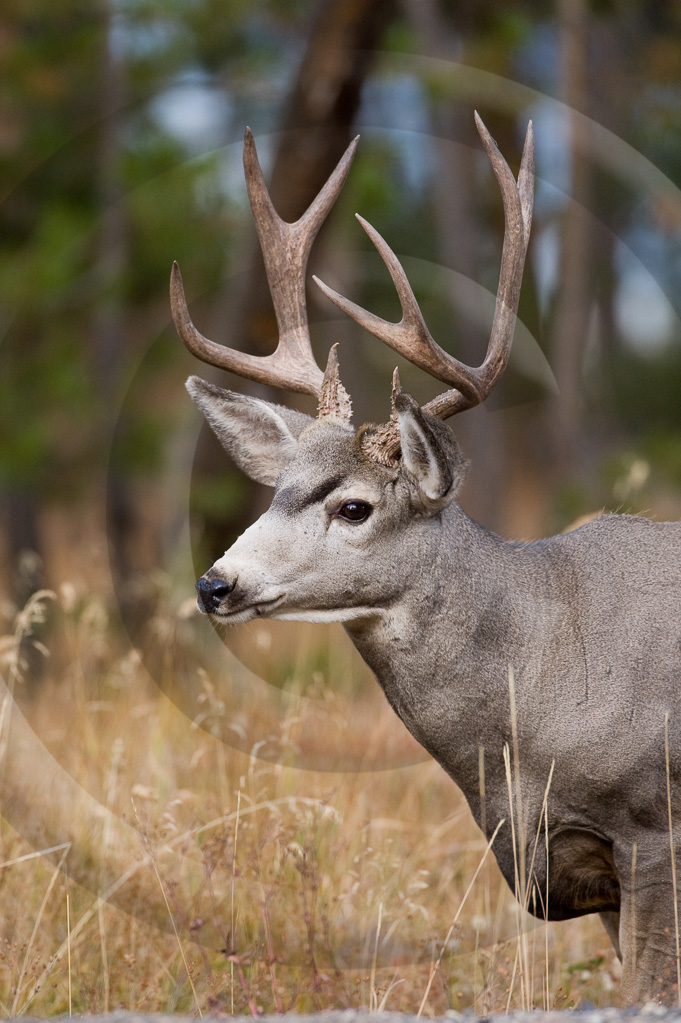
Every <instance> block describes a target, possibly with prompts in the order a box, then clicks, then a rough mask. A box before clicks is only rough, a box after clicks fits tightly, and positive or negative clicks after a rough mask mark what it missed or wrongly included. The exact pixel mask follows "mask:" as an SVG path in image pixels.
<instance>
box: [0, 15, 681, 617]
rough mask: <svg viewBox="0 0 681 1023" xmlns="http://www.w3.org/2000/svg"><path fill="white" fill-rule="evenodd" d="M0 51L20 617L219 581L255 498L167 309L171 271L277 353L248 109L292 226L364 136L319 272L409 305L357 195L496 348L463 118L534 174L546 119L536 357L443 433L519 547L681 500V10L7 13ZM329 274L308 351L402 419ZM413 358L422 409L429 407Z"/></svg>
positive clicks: (9, 448) (3, 426)
mask: <svg viewBox="0 0 681 1023" xmlns="http://www.w3.org/2000/svg"><path fill="white" fill-rule="evenodd" d="M0 68H1V69H2V74H1V75H0V196H1V197H2V199H1V202H0V343H1V346H0V366H1V373H0V508H1V509H2V511H1V515H0V566H1V567H0V585H1V587H2V591H3V592H4V593H5V595H6V598H7V600H6V606H5V610H6V612H7V614H8V615H10V616H11V613H12V608H13V607H16V606H17V605H20V604H21V603H22V602H23V601H24V600H25V599H26V598H27V596H28V595H29V594H30V593H31V592H32V591H33V590H35V589H36V587H39V586H41V585H44V584H48V585H50V586H56V585H57V584H58V583H59V582H61V581H62V580H63V579H66V578H68V579H70V580H74V579H78V580H82V581H84V583H85V584H86V585H88V586H96V587H99V588H102V587H104V588H107V587H109V588H110V587H111V580H113V583H114V587H115V588H116V590H117V592H118V595H119V597H120V598H121V600H122V602H123V604H126V602H130V603H131V605H132V607H133V609H134V611H133V614H132V618H133V620H138V618H139V608H140V601H142V604H144V602H145V601H146V600H147V599H148V593H146V591H145V585H144V583H143V580H144V579H146V578H149V577H150V574H151V575H153V573H154V572H155V571H156V570H157V569H158V568H159V567H161V568H163V569H164V570H166V571H170V572H171V574H172V572H173V571H174V567H175V568H177V572H178V573H179V574H178V576H177V578H178V579H179V580H180V583H179V585H180V586H181V587H186V592H187V594H188V595H191V587H192V585H193V572H194V570H193V569H192V567H191V566H189V565H188V563H185V562H186V552H187V551H188V550H189V549H190V544H191V548H192V550H193V552H194V560H195V562H196V565H195V568H196V571H197V573H198V574H200V573H201V572H202V571H204V570H205V567H206V565H207V564H208V563H210V562H211V561H212V560H213V558H215V557H216V556H217V555H218V554H219V553H221V552H222V551H223V550H224V549H225V548H226V546H228V545H229V543H230V542H231V538H232V537H233V536H234V535H235V534H236V532H238V531H239V530H240V529H241V528H243V526H244V524H246V523H247V522H248V521H250V520H251V519H252V517H253V515H254V514H255V513H256V511H257V510H258V509H259V508H261V507H262V506H263V502H264V501H265V500H266V494H263V493H260V492H259V491H255V490H254V489H253V488H252V487H251V486H250V485H249V484H248V483H247V482H246V481H245V480H244V479H243V478H242V477H241V476H240V474H238V473H237V472H236V471H235V470H234V469H232V468H230V466H229V463H228V460H227V458H226V456H225V455H224V453H223V452H222V451H221V450H220V449H219V448H218V447H217V444H216V443H215V442H214V441H213V440H212V438H211V437H210V436H209V435H208V431H207V430H206V429H205V428H203V429H201V432H200V433H199V417H198V415H197V414H196V413H195V412H194V411H193V409H192V407H191V405H190V402H189V400H188V398H187V397H186V396H185V392H184V390H183V386H182V384H183V380H184V378H185V377H186V376H187V375H188V373H190V372H202V371H203V368H202V367H201V366H199V365H198V364H197V363H196V361H195V360H194V359H193V358H192V357H191V356H189V355H188V354H187V353H186V352H185V351H184V349H183V347H182V345H181V343H180V341H179V340H178V339H177V336H176V335H175V332H174V329H173V327H172V324H171V323H170V317H169V303H168V274H169V269H170V265H171V262H172V260H173V259H177V260H178V261H179V262H180V265H181V267H182V270H183V274H184V279H185V286H186V289H187V295H188V300H189V303H190V307H191V310H192V315H193V319H194V321H195V322H196V323H197V325H198V326H199V328H200V329H201V330H202V331H203V332H204V333H205V334H207V335H208V336H210V337H212V338H213V339H214V340H216V341H224V342H225V343H227V344H230V345H232V346H234V347H238V348H242V349H244V350H250V351H254V352H259V353H265V352H267V351H270V350H271V349H272V346H273V344H274V340H275V330H274V323H273V318H272V312H271V307H270V305H269V299H268V296H267V293H266V285H265V280H264V272H263V268H262V260H261V257H260V254H259V252H258V251H257V247H256V245H255V242H254V231H253V228H252V224H251V220H250V211H249V209H248V203H247V200H246V193H245V187H244V183H243V175H242V170H241V140H242V137H243V130H244V126H245V125H246V124H249V125H250V126H251V127H252V129H253V131H254V134H255V136H256V140H257V142H258V145H259V152H260V155H261V160H262V161H263V164H264V167H265V171H266V175H267V177H268V179H269V180H270V181H271V182H272V186H271V187H272V193H273V197H274V201H275V204H276V205H277V207H278V209H279V211H280V212H281V213H282V215H283V216H284V217H286V218H287V219H291V220H292V219H295V218H296V217H297V216H299V214H300V212H301V211H302V210H303V208H304V207H305V206H306V205H307V204H308V202H309V201H310V200H311V198H312V197H313V196H314V194H315V193H316V191H317V190H318V188H319V187H320V184H321V183H322V182H323V180H324V179H325V178H326V176H327V175H328V173H329V171H330V169H331V168H332V167H333V165H334V163H335V161H336V160H337V159H338V156H339V155H340V153H341V152H342V151H343V149H344V147H345V146H346V144H347V142H348V140H349V138H350V137H351V136H353V135H354V134H355V133H357V132H359V133H360V134H361V135H362V141H361V145H360V149H359V152H358V156H357V158H356V161H355V165H354V167H353V170H352V172H351V175H350V178H349V180H348V183H347V185H346V188H345V192H344V194H343V196H342V197H341V199H340V201H339V202H338V204H337V206H336V208H335V209H334V210H333V212H332V214H331V216H330V218H329V222H328V224H327V225H326V227H325V228H324V230H323V232H322V235H321V236H320V239H319V242H318V243H317V245H316V246H315V249H314V252H313V256H312V261H311V269H310V272H311V273H312V272H317V273H319V275H320V276H321V277H322V279H324V280H327V281H328V282H329V283H331V284H333V285H334V286H335V287H337V288H338V289H339V290H341V291H342V292H343V293H345V294H347V295H349V296H351V297H353V298H355V299H356V300H358V301H360V302H361V303H362V304H364V305H365V306H367V307H369V308H371V309H373V310H375V311H376V312H379V313H380V314H382V315H387V316H389V317H391V318H397V316H398V305H397V300H396V297H395V295H394V293H393V290H392V285H391V282H390V280H389V278H388V275H387V273H386V271H385V269H384V267H383V266H382V264H381V262H380V259H379V257H378V256H377V255H376V254H375V253H374V252H373V251H372V249H371V246H370V243H369V242H368V239H366V238H365V237H364V235H363V232H362V231H361V229H360V228H359V227H358V226H357V224H356V222H355V221H354V219H353V217H352V213H354V212H355V210H358V211H361V213H362V214H363V215H364V216H366V217H367V218H368V219H369V220H370V221H371V222H373V223H374V224H375V226H376V227H377V228H378V229H379V230H380V231H381V232H382V233H383V234H384V236H385V237H386V238H387V240H388V241H389V242H390V244H391V245H392V247H393V248H394V249H395V250H396V252H397V253H398V254H399V256H400V257H401V258H402V259H403V261H404V264H405V267H406V269H407V271H408V273H409V274H410V277H411V280H412V283H413V286H414V288H415V290H416V292H417V295H418V297H419V299H420V301H421V303H422V307H423V309H424V312H425V315H426V319H427V321H428V322H429V325H430V327H431V330H432V332H433V334H434V336H435V337H436V338H437V339H438V340H439V342H440V344H442V345H443V346H444V347H446V348H447V349H449V350H450V351H452V352H453V353H455V354H456V355H457V356H458V357H459V358H462V359H463V360H464V361H467V362H469V363H471V364H478V363H479V362H480V361H481V359H482V355H483V352H484V349H485V345H486V339H487V333H488V330H489V325H490V323H491V310H492V304H493V296H494V294H495V291H496V281H497V273H498V266H499V259H500V253H501V240H502V226H503V216H502V208H501V202H500V198H499V195H498V191H497V186H496V182H495V181H494V179H493V176H492V174H491V173H490V170H489V166H488V165H487V163H486V158H485V156H484V154H483V152H482V150H481V147H480V145H479V142H478V140H477V137H476V134H475V129H474V125H473V110H474V109H478V110H479V112H480V114H481V115H482V117H483V119H484V120H485V121H486V123H487V125H488V126H489V128H490V130H491V131H492V134H493V135H494V136H495V138H496V139H497V142H498V143H499V146H500V148H501V150H502V152H503V153H504V154H505V155H506V157H507V159H508V160H509V162H510V164H511V166H512V167H513V168H514V169H515V170H517V166H518V160H519V155H520V146H521V142H522V137H523V135H524V131H525V127H526V123H527V120H528V119H529V118H530V117H531V118H533V120H534V122H535V131H536V138H537V179H538V180H537V191H536V204H535V219H534V227H533V236H532V241H531V245H530V253H529V258H528V262H527V265H526V270H525V278H524V286H523V292H522V298H521V305H520V322H519V326H518V331H517V335H516V346H515V348H516V351H515V355H514V358H513V361H512V366H511V369H510V370H509V372H508V373H507V375H506V378H505V380H504V381H503V383H502V384H501V385H500V387H499V388H498V391H497V393H495V395H494V396H493V397H492V399H491V400H490V401H489V402H488V404H487V406H486V407H484V408H481V409H478V410H474V411H473V412H470V413H468V414H467V415H465V416H462V417H460V419H457V420H455V421H454V429H455V431H456V432H457V434H458V435H459V436H460V437H461V441H462V444H463V447H464V450H465V452H466V454H467V455H468V456H470V457H471V458H472V460H473V470H472V472H471V474H470V481H469V483H468V484H467V487H466V490H465V492H464V494H463V495H462V498H463V504H464V506H465V507H466V508H467V510H469V511H470V512H471V513H472V514H473V515H475V516H476V517H477V518H479V519H480V520H481V521H482V522H483V523H485V524H486V525H487V526H489V527H490V528H492V529H495V530H498V531H501V532H502V533H505V534H506V535H509V536H516V537H527V538H529V537H534V536H540V535H544V534H546V533H547V532H551V531H555V530H556V529H560V528H565V527H566V526H567V525H568V524H569V523H570V522H571V521H573V520H574V519H576V518H577V517H579V516H580V515H582V514H585V513H592V512H594V511H597V510H598V509H600V508H603V507H607V508H610V509H619V510H633V511H646V512H647V513H650V514H653V515H655V516H656V517H659V518H663V517H671V518H673V517H677V516H679V515H681V321H680V319H679V313H680V311H681V289H680V287H679V284H680V282H681V192H680V191H679V186H680V185H681V10H680V9H679V6H678V5H677V4H675V3H673V2H672V0H656V2H650V0H649V2H645V3H644V2H642V0H639V2H637V0H593V2H589V0H552V2H548V0H514V2H511V3H499V2H495V0H458V2H453V0H401V2H398V0H375V2H372V3H363V2H361V0H262V2H259V3H256V4H254V3H248V2H244V0H59V2H58V3H54V4H50V5H48V6H45V5H44V4H40V3H35V2H33V0H6V2H5V3H4V4H3V9H2V13H1V14H0ZM315 290H316V289H314V287H312V289H311V293H310V297H309V304H310V316H311V320H312V330H313V337H314V340H315V344H316V346H317V354H318V361H320V362H321V364H322V365H323V364H324V360H325V357H326V351H327V350H328V347H329V346H330V344H331V343H332V342H334V341H337V340H340V341H341V342H342V345H341V367H342V372H343V376H344V379H345V381H346V384H347V386H348V388H349V390H350V391H351V393H352V395H353V398H354V400H355V409H356V415H357V420H358V421H362V420H364V419H374V420H379V421H383V420H385V418H386V416H387V412H388V397H389V382H390V374H391V370H392V367H393V365H394V363H395V361H396V357H395V356H394V355H393V354H392V353H391V352H389V351H388V350H387V349H383V347H382V346H381V344H380V343H379V342H378V341H376V340H375V339H373V338H370V337H368V336H362V334H361V332H360V331H359V330H358V328H356V327H355V326H354V325H351V324H349V323H347V322H345V321H344V320H343V319H342V317H340V314H338V313H337V311H336V310H335V309H334V308H333V307H332V306H331V305H330V304H329V303H328V302H327V301H326V300H325V299H324V298H323V296H321V295H320V294H315V293H314V291H315ZM402 371H403V381H404V384H405V386H406V387H407V388H408V389H410V390H412V392H413V393H414V394H415V396H416V397H418V398H419V399H421V400H425V399H426V398H427V397H429V396H431V395H432V394H433V393H434V391H435V386H434V385H433V383H432V381H428V380H427V379H424V378H423V374H421V373H419V372H418V371H414V370H411V369H408V368H404V367H403V368H402ZM204 375H206V373H204ZM207 375H209V376H211V377H212V379H214V380H216V381H218V382H221V383H223V384H225V385H227V386H234V387H236V388H242V389H248V388H251V386H252V385H249V384H245V383H243V382H241V381H238V380H234V379H232V380H230V379H228V377H227V375H226V374H215V372H214V371H211V370H208V371H207ZM272 396H273V397H276V398H277V400H282V396H281V395H278V396H277V395H272ZM285 400H291V397H290V396H285ZM301 407H304V408H305V407H307V406H305V404H304V402H303V403H302V405H301ZM190 481H191V487H190ZM189 506H190V507H191V513H190V514H189V515H188V507H189ZM188 522H191V528H190V530H189V531H187V523H188ZM178 566H179V567H178Z"/></svg>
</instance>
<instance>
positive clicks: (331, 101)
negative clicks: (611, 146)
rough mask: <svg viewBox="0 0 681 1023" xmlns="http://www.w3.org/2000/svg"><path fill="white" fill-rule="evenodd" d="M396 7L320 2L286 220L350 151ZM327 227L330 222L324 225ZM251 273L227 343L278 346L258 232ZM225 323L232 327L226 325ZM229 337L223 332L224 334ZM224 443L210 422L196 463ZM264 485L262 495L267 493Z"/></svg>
mask: <svg viewBox="0 0 681 1023" xmlns="http://www.w3.org/2000/svg"><path fill="white" fill-rule="evenodd" d="M393 12H394V3H393V0H373V2H372V3H367V2H366V0H324V2H323V3H321V4H320V5H319V6H318V9H317V12H316V16H315V19H314V21H313V24H312V28H311V31H310V35H309V38H308V41H307V45H306V48H305V53H304V56H303V59H302V62H301V65H300V68H299V70H298V74H297V76H296V80H295V82H294V85H293V88H292V90H291V94H290V96H289V99H288V101H287V103H286V105H285V108H284V112H283V116H282V120H281V129H280V135H279V144H278V148H277V151H276V155H275V158H274V163H273V168H272V172H271V175H270V179H271V180H270V184H269V187H270V194H271V196H272V201H273V203H274V206H275V207H276V209H277V211H278V213H279V214H280V215H281V216H282V217H283V218H284V220H288V221H294V220H297V219H298V217H299V216H300V215H301V214H302V213H303V212H304V211H305V209H306V208H307V207H308V206H309V205H310V203H311V202H312V200H313V199H314V198H315V196H316V195H317V192H318V191H319V190H320V188H321V187H322V185H323V184H324V182H325V181H326V179H327V178H328V176H329V175H330V173H331V171H332V170H333V169H334V167H335V165H336V163H337V162H338V160H339V159H340V157H341V156H342V155H343V152H344V151H345V149H346V147H347V145H348V143H349V141H350V138H351V128H352V124H353V121H354V119H355V116H356V114H357V110H358V108H359V104H360V100H361V94H362V87H363V85H364V82H365V79H366V76H367V74H368V72H369V69H370V67H371V63H372V60H373V57H374V54H375V51H376V48H377V46H378V44H379V42H380V39H381V36H382V34H383V32H384V30H385V28H386V26H387V24H388V22H389V20H390V18H391V17H392V16H393ZM322 230H323V229H322ZM245 263H246V265H247V266H248V267H249V271H248V274H247V276H246V277H245V278H244V277H243V276H242V277H241V278H240V281H239V289H240V290H239V294H238V296H235V295H234V293H233V289H228V292H227V293H226V295H225V298H224V300H223V302H222V303H220V306H221V308H219V309H217V310H216V313H217V315H216V318H215V322H216V324H220V325H224V324H225V323H228V324H230V329H229V336H228V338H227V339H226V340H225V343H227V344H230V345H231V346H233V347H236V348H239V349H241V350H242V351H246V352H254V353H255V354H258V355H264V354H268V353H269V352H271V351H272V350H273V349H274V346H275V344H276V339H277V324H276V320H275V317H274V310H273V308H272V303H271V300H270V295H269V290H268V285H267V278H266V276H265V269H264V264H263V261H262V258H261V257H260V254H259V249H258V244H257V240H256V238H255V233H254V232H253V233H252V237H251V243H250V250H249V251H248V252H247V255H246V257H245ZM222 330H223V331H224V327H222ZM220 340H222V337H221V338H220ZM233 386H235V387H236V388H237V389H239V390H246V389H247V390H249V391H250V392H251V393H257V394H260V395H261V396H262V397H266V398H269V399H270V400H275V401H278V402H282V401H285V400H286V396H285V395H283V394H282V392H280V391H276V392H268V389H266V388H260V389H259V388H257V387H256V386H255V385H253V384H244V382H243V381H241V380H238V381H236V380H235V383H234V385H233ZM224 460H225V454H224V451H223V450H222V449H221V448H220V447H219V445H218V443H217V441H216V440H215V438H214V437H213V435H212V433H211V432H210V431H209V430H208V429H207V428H204V429H203V430H202V433H201V438H200V441H199V446H198V449H197V455H196V469H197V471H198V472H199V474H200V475H201V476H203V477H204V478H207V477H211V476H214V475H219V474H220V473H221V472H222V471H224ZM260 493H261V492H260V491H257V495H260ZM250 495H251V496H250V499H249V500H247V501H244V502H243V506H242V514H241V516H240V517H239V521H236V520H232V521H231V522H230V526H231V527H232V528H233V529H234V530H235V532H240V531H241V529H242V528H243V527H244V526H245V525H246V524H247V522H248V521H250V520H251V519H252V516H253V512H254V510H256V511H257V510H260V509H258V507H257V501H258V500H259V499H261V498H260V497H259V496H256V491H255V490H254V488H251V492H250ZM228 539H229V538H228V537H227V536H226V534H225V522H224V520H223V519H222V518H220V519H214V518H210V517H209V516H208V515H206V516H205V517H204V547H205V550H206V552H207V554H208V556H209V557H217V556H218V555H219V554H221V553H222V552H223V551H224V550H225V546H226V544H227V542H228Z"/></svg>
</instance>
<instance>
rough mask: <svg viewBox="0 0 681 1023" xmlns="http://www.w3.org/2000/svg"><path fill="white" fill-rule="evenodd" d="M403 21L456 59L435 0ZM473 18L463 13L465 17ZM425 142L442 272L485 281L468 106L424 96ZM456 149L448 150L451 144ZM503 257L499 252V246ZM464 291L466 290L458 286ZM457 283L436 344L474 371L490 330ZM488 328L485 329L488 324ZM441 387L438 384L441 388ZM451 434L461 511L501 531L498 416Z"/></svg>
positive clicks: (448, 20) (458, 45)
mask: <svg viewBox="0 0 681 1023" xmlns="http://www.w3.org/2000/svg"><path fill="white" fill-rule="evenodd" d="M404 6H405V9H406V11H407V13H408V16H409V20H410V22H411V24H412V25H413V27H414V29H415V30H416V33H417V36H418V39H419V49H420V50H421V52H423V53H424V54H427V55H429V56H432V57H440V58H443V59H447V60H452V59H456V58H457V57H458V56H459V54H460V51H461V50H462V47H463V45H464V41H463V34H464V32H465V31H466V29H468V30H470V27H471V26H470V22H469V20H468V18H467V19H466V24H465V25H464V26H462V27H461V28H460V27H459V26H458V24H456V20H457V14H458V12H455V13H454V20H453V21H452V16H451V14H450V16H449V17H447V16H446V15H445V12H444V10H443V8H442V6H441V4H440V3H439V2H438V0H404ZM471 13H472V12H468V15H469V16H470V14H471ZM430 119H431V126H432V131H431V140H430V142H431V144H432V146H433V148H434V150H435V156H436V168H437V170H436V173H435V177H434V180H433V197H432V198H433V205H434V207H435V210H436V215H435V216H434V218H433V220H434V223H435V227H436V232H437V247H438V250H439V253H440V257H441V259H442V262H443V263H444V265H445V266H447V267H449V268H451V269H452V270H455V271H456V272H457V273H459V274H461V276H462V277H463V278H465V279H466V280H470V281H473V282H476V283H480V282H481V281H482V280H483V278H484V273H483V268H484V254H485V251H486V249H487V245H486V244H485V235H486V230H485V227H484V226H483V223H482V217H481V213H480V207H479V205H478V207H477V209H476V202H475V199H476V197H478V196H479V194H480V187H479V174H478V161H477V155H478V152H479V148H480V142H479V138H478V134H477V131H476V130H475V126H474V121H473V111H472V109H471V108H470V104H469V103H464V104H463V105H462V104H461V102H460V101H457V100H456V99H454V98H452V97H450V96H448V95H446V94H445V95H444V96H443V94H442V89H441V88H440V89H438V91H437V93H436V94H435V95H431V97H430ZM452 143H454V144H452ZM499 258H501V248H499ZM464 286H465V285H464ZM461 287H462V286H461V284H460V283H459V282H456V281H453V282H452V286H451V290H450V295H449V304H450V309H451V329H450V331H449V332H448V336H447V337H444V338H442V339H440V343H441V344H442V345H443V346H444V347H445V348H448V349H449V350H450V351H451V352H452V354H453V355H455V356H456V357H457V358H458V359H461V361H462V362H465V363H467V364H468V365H470V366H478V365H480V363H481V362H482V361H483V359H484V357H485V351H486V349H487V343H488V340H489V330H487V331H486V330H485V329H484V328H483V327H482V326H481V324H480V322H479V321H477V320H476V321H474V320H473V319H471V318H470V316H468V315H467V314H466V311H465V306H466V305H467V304H468V303H465V301H464V302H463V303H462V297H463V296H462V294H461ZM489 326H490V327H491V323H490V325H489ZM445 386H446V385H443V389H445ZM454 432H455V433H456V434H457V436H458V438H459V440H460V442H461V445H462V447H463V449H464V451H465V453H466V455H467V456H468V457H470V458H471V459H472V461H473V464H474V467H475V471H474V472H472V473H471V474H470V476H469V479H468V480H467V482H466V486H465V491H464V494H463V500H464V504H465V506H466V509H467V510H468V511H469V512H470V514H472V515H473V516H474V517H475V518H477V519H479V520H480V521H481V522H483V523H484V524H485V525H486V526H487V527H488V528H490V529H495V530H503V526H504V520H505V512H504V493H505V490H506V479H505V476H506V469H507V465H508V459H507V454H506V452H505V450H504V449H505V443H504V433H503V430H502V429H501V423H500V421H499V417H498V416H492V415H490V414H489V412H488V410H487V408H485V407H484V406H483V407H480V408H478V409H473V410H472V411H470V412H469V413H467V414H466V415H465V416H462V417H461V419H457V420H456V424H455V426H454Z"/></svg>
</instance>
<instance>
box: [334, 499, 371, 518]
mask: <svg viewBox="0 0 681 1023" xmlns="http://www.w3.org/2000/svg"><path fill="white" fill-rule="evenodd" d="M372 511H373V508H372V506H371V505H370V504H368V503H367V502H366V501H345V502H344V504H342V505H341V506H340V508H339V509H338V511H337V512H336V514H337V515H338V517H339V518H341V519H345V521H346V522H364V521H365V519H368V518H369V516H370V515H371V512H372Z"/></svg>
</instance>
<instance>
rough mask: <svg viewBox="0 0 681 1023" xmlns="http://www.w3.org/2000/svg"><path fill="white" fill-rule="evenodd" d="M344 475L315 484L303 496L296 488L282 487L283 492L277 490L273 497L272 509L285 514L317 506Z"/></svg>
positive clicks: (341, 480)
mask: <svg viewBox="0 0 681 1023" xmlns="http://www.w3.org/2000/svg"><path fill="white" fill-rule="evenodd" d="M345 476H346V474H345V473H337V474H336V475H335V476H329V477H328V479H325V480H323V481H322V482H321V483H319V484H317V486H316V487H315V488H314V490H311V491H310V492H309V493H308V494H303V493H302V492H301V491H300V489H299V488H298V487H284V489H283V490H279V491H278V492H277V493H276V494H275V495H274V500H273V501H272V507H273V508H279V509H280V510H281V511H286V512H297V511H302V510H303V508H307V507H309V505H311V504H317V502H318V501H323V500H324V498H325V497H327V496H328V495H329V494H330V493H331V491H332V490H335V489H336V487H338V486H340V484H341V483H342V482H343V480H344V479H345Z"/></svg>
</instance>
